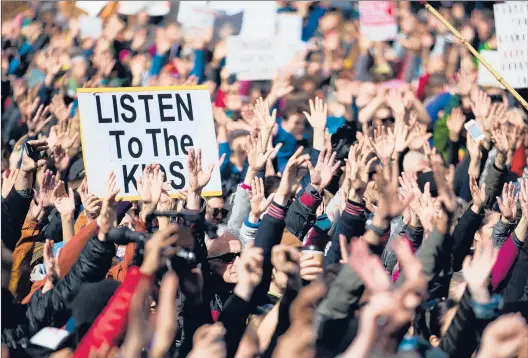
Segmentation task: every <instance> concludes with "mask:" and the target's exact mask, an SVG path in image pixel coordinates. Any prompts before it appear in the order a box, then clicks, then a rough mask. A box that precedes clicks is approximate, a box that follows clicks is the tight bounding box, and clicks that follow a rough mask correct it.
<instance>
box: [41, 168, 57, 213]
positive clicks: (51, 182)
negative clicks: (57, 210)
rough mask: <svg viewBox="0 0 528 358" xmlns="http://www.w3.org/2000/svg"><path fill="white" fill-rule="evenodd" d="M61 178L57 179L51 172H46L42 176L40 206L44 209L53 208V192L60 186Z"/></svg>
mask: <svg viewBox="0 0 528 358" xmlns="http://www.w3.org/2000/svg"><path fill="white" fill-rule="evenodd" d="M58 180H59V178H58V177H56V176H55V175H54V174H53V173H52V171H51V170H46V171H45V172H44V174H43V175H42V180H41V182H40V183H39V188H40V192H39V204H40V205H41V206H42V207H43V208H48V207H50V206H53V201H54V197H53V192H54V189H55V187H56V185H57V184H58Z"/></svg>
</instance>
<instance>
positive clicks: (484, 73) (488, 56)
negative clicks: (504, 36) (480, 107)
mask: <svg viewBox="0 0 528 358" xmlns="http://www.w3.org/2000/svg"><path fill="white" fill-rule="evenodd" d="M480 55H481V56H482V58H483V59H484V60H485V61H486V62H487V63H489V65H490V66H491V67H492V68H493V69H495V70H496V71H497V72H499V73H501V72H502V60H501V54H500V52H499V51H491V50H481V51H480ZM501 76H503V75H502V74H501ZM503 77H504V76H503ZM477 84H478V85H479V86H484V87H497V88H504V87H503V86H502V85H501V84H500V82H499V81H497V79H496V78H495V77H494V76H493V75H492V74H491V72H490V71H488V69H487V68H486V67H484V65H482V64H479V68H478V79H477Z"/></svg>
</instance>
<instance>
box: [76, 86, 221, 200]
mask: <svg viewBox="0 0 528 358" xmlns="http://www.w3.org/2000/svg"><path fill="white" fill-rule="evenodd" d="M77 92H78V98H79V109H80V114H81V139H82V144H83V145H82V152H83V160H84V166H85V169H86V175H87V177H88V188H89V190H90V192H92V193H94V194H95V195H97V196H99V197H103V196H104V195H105V179H106V177H107V175H108V173H109V172H111V171H114V173H115V174H116V177H117V183H118V186H119V188H120V189H121V192H120V193H119V195H118V197H119V198H122V199H124V200H139V199H140V198H139V196H138V193H137V186H136V185H137V179H138V178H139V177H141V176H142V172H143V168H144V167H145V166H146V165H148V164H153V163H156V164H159V165H160V166H161V168H162V170H163V171H164V172H165V174H166V176H167V180H170V181H171V189H172V190H171V191H170V194H171V195H174V196H175V193H176V192H177V190H181V189H184V188H185V187H188V185H189V181H188V174H187V169H188V168H187V156H188V153H189V150H190V149H191V148H195V149H201V150H202V163H203V167H204V170H206V169H207V167H208V166H209V165H210V164H214V165H215V170H214V172H213V176H212V178H211V181H210V182H209V184H208V185H207V186H206V187H205V188H204V191H203V193H202V194H203V195H204V196H217V195H221V194H222V186H221V180H220V170H219V168H218V164H219V163H218V148H217V145H216V134H215V130H214V122H213V114H212V109H211V99H210V96H209V91H208V89H207V86H181V87H130V88H80V89H78V91H77Z"/></svg>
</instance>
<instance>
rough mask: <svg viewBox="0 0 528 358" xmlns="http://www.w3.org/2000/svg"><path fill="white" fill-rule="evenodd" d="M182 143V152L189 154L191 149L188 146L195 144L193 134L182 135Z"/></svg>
mask: <svg viewBox="0 0 528 358" xmlns="http://www.w3.org/2000/svg"><path fill="white" fill-rule="evenodd" d="M180 145H181V149H182V153H183V154H185V155H188V154H189V151H188V150H187V148H192V147H193V146H194V144H193V140H192V138H191V136H190V135H187V134H184V135H182V137H181V139H180Z"/></svg>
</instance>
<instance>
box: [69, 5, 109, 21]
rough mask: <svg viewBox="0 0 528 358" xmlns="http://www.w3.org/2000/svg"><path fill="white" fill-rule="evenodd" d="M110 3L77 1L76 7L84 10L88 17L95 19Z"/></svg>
mask: <svg viewBox="0 0 528 358" xmlns="http://www.w3.org/2000/svg"><path fill="white" fill-rule="evenodd" d="M107 3H108V1H76V2H75V6H77V7H78V8H79V9H81V10H83V11H84V12H86V13H87V14H88V16H92V17H95V16H97V15H99V13H100V12H101V10H103V8H104V7H105V6H106V4H107Z"/></svg>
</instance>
